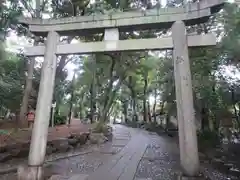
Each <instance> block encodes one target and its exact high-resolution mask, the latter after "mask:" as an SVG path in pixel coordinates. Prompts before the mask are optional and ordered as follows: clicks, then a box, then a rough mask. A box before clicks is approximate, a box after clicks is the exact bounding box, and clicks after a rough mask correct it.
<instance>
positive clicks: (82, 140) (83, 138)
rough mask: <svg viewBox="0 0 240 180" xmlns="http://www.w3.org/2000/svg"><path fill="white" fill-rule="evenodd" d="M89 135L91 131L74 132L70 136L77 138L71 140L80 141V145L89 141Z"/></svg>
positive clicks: (73, 141)
mask: <svg viewBox="0 0 240 180" xmlns="http://www.w3.org/2000/svg"><path fill="white" fill-rule="evenodd" d="M88 137H89V133H72V134H71V136H70V139H75V140H70V141H72V142H70V143H75V141H76V142H77V143H79V144H80V145H83V144H85V143H86V142H87V140H88Z"/></svg>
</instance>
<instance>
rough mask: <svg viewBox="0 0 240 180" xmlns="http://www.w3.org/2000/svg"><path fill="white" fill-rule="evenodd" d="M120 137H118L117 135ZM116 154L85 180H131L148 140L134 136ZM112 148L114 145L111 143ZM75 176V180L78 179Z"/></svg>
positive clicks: (140, 135)
mask: <svg viewBox="0 0 240 180" xmlns="http://www.w3.org/2000/svg"><path fill="white" fill-rule="evenodd" d="M119 137H120V135H119ZM124 142H125V143H126V144H127V145H125V147H124V148H123V149H122V150H121V151H120V152H119V153H118V154H115V155H113V156H111V157H109V159H108V161H106V162H105V163H104V164H103V165H101V166H100V167H99V168H98V169H96V171H94V172H93V173H90V174H89V176H88V177H87V180H133V179H134V176H135V173H136V170H137V167H138V164H139V162H140V160H141V158H142V156H143V154H144V152H145V150H146V148H147V146H148V139H147V138H145V137H144V136H143V135H142V134H139V135H137V134H135V136H134V137H132V139H131V140H130V141H126V140H124ZM113 146H114V143H113ZM80 176H81V175H79V177H78V176H77V175H76V176H75V177H76V178H79V180H80Z"/></svg>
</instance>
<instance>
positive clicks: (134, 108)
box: [132, 96, 138, 122]
mask: <svg viewBox="0 0 240 180" xmlns="http://www.w3.org/2000/svg"><path fill="white" fill-rule="evenodd" d="M132 98H133V99H132V106H133V119H132V120H133V121H134V122H137V121H138V115H137V106H136V104H137V103H136V98H135V96H134V97H132Z"/></svg>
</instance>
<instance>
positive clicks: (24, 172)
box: [17, 166, 43, 180]
mask: <svg viewBox="0 0 240 180" xmlns="http://www.w3.org/2000/svg"><path fill="white" fill-rule="evenodd" d="M17 176H18V180H43V168H42V166H19V167H18V171H17Z"/></svg>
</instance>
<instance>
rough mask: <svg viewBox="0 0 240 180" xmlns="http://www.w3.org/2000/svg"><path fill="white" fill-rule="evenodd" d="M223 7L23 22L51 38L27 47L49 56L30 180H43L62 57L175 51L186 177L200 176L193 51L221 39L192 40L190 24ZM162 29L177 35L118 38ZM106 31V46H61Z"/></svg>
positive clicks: (207, 0)
mask: <svg viewBox="0 0 240 180" xmlns="http://www.w3.org/2000/svg"><path fill="white" fill-rule="evenodd" d="M223 4H224V0H203V1H201V2H200V3H189V4H187V5H185V6H184V7H179V8H164V9H152V10H147V11H145V12H141V11H139V12H137V11H135V12H122V13H115V14H111V15H98V16H94V15H93V16H81V17H71V18H61V19H49V20H42V19H24V18H22V19H20V23H22V24H27V25H28V27H29V30H30V31H31V32H32V33H33V34H35V35H36V36H45V37H47V40H46V42H45V46H34V47H30V48H26V49H25V54H26V56H29V57H34V56H44V62H43V67H42V72H41V82H40V88H39V95H38V97H39V98H38V101H37V109H36V119H35V123H34V127H33V133H32V139H31V145H30V152H29V159H28V167H25V168H24V170H23V171H22V172H23V173H24V174H25V175H27V176H28V177H29V178H28V179H31V180H36V179H41V178H42V165H43V162H44V158H45V154H46V144H47V134H48V126H49V118H50V109H51V103H52V94H53V88H54V81H55V73H56V66H57V56H58V55H63V54H88V53H96V52H116V51H139V50H163V49H173V56H174V76H175V83H176V99H177V117H178V122H179V123H178V125H179V142H180V160H181V166H182V169H183V172H184V173H185V174H186V175H189V176H194V175H196V174H197V173H198V171H199V157H198V147H197V135H196V125H195V116H194V108H193V95H192V82H191V72H190V65H189V55H188V47H200V46H212V45H216V38H215V36H214V35H213V34H205V35H191V36H188V35H187V34H186V27H185V25H194V24H199V23H203V22H206V21H207V20H208V18H209V17H210V16H211V14H212V13H214V12H217V11H219V9H220V8H219V7H221V6H222V5H223ZM161 28H171V29H172V36H171V37H167V38H152V39H134V40H119V32H123V31H129V30H131V31H134V30H145V29H161ZM101 32H104V40H103V41H101V42H80V43H78V44H60V43H59V39H60V36H61V35H70V34H71V35H73V34H74V33H75V34H77V35H84V34H89V33H101ZM19 177H20V176H19ZM24 179H27V178H26V177H25V178H24Z"/></svg>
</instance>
